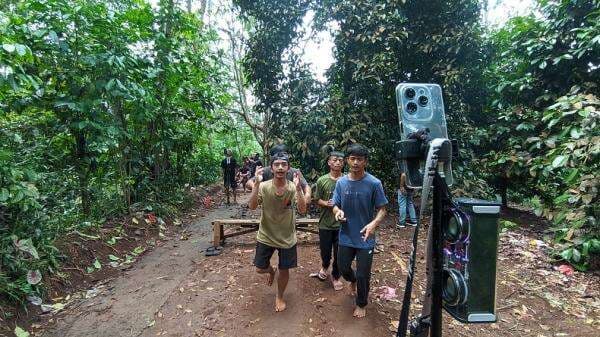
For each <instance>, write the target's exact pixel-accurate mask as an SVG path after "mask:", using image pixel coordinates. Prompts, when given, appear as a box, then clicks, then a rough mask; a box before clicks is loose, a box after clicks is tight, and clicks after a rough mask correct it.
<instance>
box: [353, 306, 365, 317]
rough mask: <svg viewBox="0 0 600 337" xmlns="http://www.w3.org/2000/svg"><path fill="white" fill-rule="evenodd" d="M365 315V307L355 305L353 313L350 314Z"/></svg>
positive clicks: (355, 315)
mask: <svg viewBox="0 0 600 337" xmlns="http://www.w3.org/2000/svg"><path fill="white" fill-rule="evenodd" d="M366 315H367V309H366V308H361V307H358V306H357V307H356V308H354V313H353V314H352V316H354V317H356V318H362V317H365V316H366Z"/></svg>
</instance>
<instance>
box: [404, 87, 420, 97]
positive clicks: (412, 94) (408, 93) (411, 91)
mask: <svg viewBox="0 0 600 337" xmlns="http://www.w3.org/2000/svg"><path fill="white" fill-rule="evenodd" d="M404 94H405V95H406V97H407V98H409V99H413V98H415V95H416V94H417V93H416V92H415V89H413V88H408V89H406V91H404Z"/></svg>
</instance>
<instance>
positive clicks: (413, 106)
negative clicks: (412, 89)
mask: <svg viewBox="0 0 600 337" xmlns="http://www.w3.org/2000/svg"><path fill="white" fill-rule="evenodd" d="M406 112H408V113H409V114H411V115H414V114H415V113H416V112H417V104H415V103H414V102H410V103H408V104H407V105H406Z"/></svg>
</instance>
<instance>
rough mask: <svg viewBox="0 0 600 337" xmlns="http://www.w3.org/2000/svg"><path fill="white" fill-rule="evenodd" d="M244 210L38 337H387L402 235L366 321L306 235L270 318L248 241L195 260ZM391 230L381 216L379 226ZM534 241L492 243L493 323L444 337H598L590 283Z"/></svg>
mask: <svg viewBox="0 0 600 337" xmlns="http://www.w3.org/2000/svg"><path fill="white" fill-rule="evenodd" d="M245 197H247V195H246V196H243V197H242V199H241V201H242V202H243V201H244V200H245ZM245 211H246V210H244V209H242V207H240V206H238V205H236V206H232V207H229V208H226V207H220V208H216V209H214V210H212V211H210V212H209V213H207V214H206V216H205V217H202V218H201V219H199V220H198V221H196V222H194V223H193V224H192V225H190V226H189V227H188V228H187V230H188V232H190V233H191V236H190V237H189V238H188V239H187V240H179V239H178V238H172V239H171V240H170V241H168V242H167V243H166V244H165V245H163V246H162V247H158V248H156V249H154V250H153V251H151V252H149V253H147V254H146V255H145V256H144V257H143V258H142V259H141V260H140V261H139V262H138V263H137V264H136V265H135V266H134V267H133V268H132V269H130V270H128V271H127V272H125V273H124V274H123V275H122V276H121V277H118V278H116V279H115V280H112V281H110V282H108V283H107V284H105V285H104V286H103V288H102V290H101V291H100V292H98V293H97V294H95V295H96V296H95V297H93V298H90V299H88V300H84V301H82V302H79V303H77V304H75V305H72V306H71V307H69V308H67V309H65V310H64V311H63V312H61V313H60V314H58V315H57V316H56V317H54V319H53V324H52V325H51V326H50V327H48V328H47V329H46V330H45V332H44V333H43V336H48V337H51V336H57V337H59V336H60V337H62V336H65V337H69V336H102V337H103V336H236V337H242V336H344V337H345V336H361V337H364V336H392V335H393V333H392V330H393V325H394V323H395V322H394V321H395V320H397V317H398V312H399V308H400V302H399V300H397V299H394V300H391V301H383V300H379V299H377V298H375V294H376V291H377V288H378V287H380V286H389V287H393V288H396V290H397V293H398V295H399V297H400V298H401V295H402V291H403V284H404V282H405V274H404V273H403V271H402V269H403V266H402V262H400V261H406V260H407V257H408V253H409V251H410V249H409V237H410V236H411V235H412V234H411V233H412V230H411V229H410V228H408V229H406V230H402V231H398V230H396V229H393V227H392V226H384V228H382V229H381V230H380V234H379V235H380V237H381V242H383V244H384V252H383V253H380V254H377V255H376V256H375V261H374V267H373V277H372V282H371V287H372V292H371V295H372V296H371V303H370V305H369V306H368V314H367V317H366V318H364V319H360V320H356V319H354V318H352V309H353V302H352V298H351V297H349V296H348V295H347V294H346V292H345V290H344V291H340V292H336V291H334V290H333V288H332V287H331V284H330V283H328V282H320V281H318V280H317V279H314V278H309V277H308V275H309V273H310V272H312V271H316V270H318V267H319V264H320V262H319V255H318V246H317V245H316V243H317V241H316V240H317V237H316V236H313V235H309V234H306V235H305V234H303V235H301V236H300V240H299V241H300V242H301V244H299V249H298V256H299V257H298V262H299V266H298V268H296V269H294V270H293V271H292V273H291V280H290V284H289V286H288V291H287V293H286V296H287V300H288V309H287V310H286V311H284V312H282V313H275V312H274V307H273V306H274V296H275V286H273V287H267V286H266V285H265V279H264V276H261V275H258V274H256V273H255V272H254V268H253V266H252V257H253V254H254V242H255V240H254V235H253V234H248V235H245V236H241V237H237V238H233V239H230V240H229V241H228V244H227V245H226V247H225V250H224V252H223V254H221V255H220V256H216V257H205V256H204V255H203V254H202V253H201V252H202V250H203V249H205V248H206V247H208V246H209V238H210V237H211V235H210V233H211V228H210V222H211V221H212V219H216V218H230V217H237V216H240V215H241V214H242V213H245ZM248 215H250V216H251V215H254V216H255V215H256V214H248ZM391 223H393V218H392V217H391V216H390V218H389V219H388V220H387V224H388V225H389V224H391ZM535 233H536V232H535V231H533V230H532V231H531V232H528V231H527V230H522V231H521V232H518V233H508V234H503V235H502V236H501V242H502V243H501V247H500V257H499V262H500V267H499V270H500V273H499V278H498V300H497V302H498V308H499V309H498V310H499V315H500V320H499V321H498V322H497V323H495V324H486V325H468V326H467V325H463V324H459V323H457V322H456V321H453V320H451V319H449V318H448V317H447V315H445V323H444V331H445V333H446V334H447V335H451V336H494V337H497V336H535V337H541V336H544V337H550V336H556V337H559V336H598V335H600V334H599V332H600V330H599V325H600V303H599V296H598V286H597V283H598V276H594V275H590V274H581V273H576V275H574V276H572V277H571V278H569V279H567V280H565V279H564V275H562V274H560V273H559V272H557V271H554V270H552V266H551V265H549V264H548V262H547V257H545V255H544V254H543V253H542V252H541V251H540V252H538V251H536V250H535V249H537V248H536V247H533V246H531V245H530V242H531V240H532V239H535V235H536V234H535ZM522 243H524V245H522ZM421 249H422V247H421ZM421 252H422V250H421ZM538 253H539V254H540V255H536V254H538ZM418 268H419V269H418V270H419V271H420V273H419V276H418V278H417V281H418V282H417V283H418V284H417V285H416V294H415V295H414V297H415V305H414V306H413V307H414V308H415V309H418V308H419V303H418V297H419V291H421V290H422V286H423V282H422V281H423V275H422V270H423V269H424V268H423V260H419V267H418ZM567 312H568V313H567Z"/></svg>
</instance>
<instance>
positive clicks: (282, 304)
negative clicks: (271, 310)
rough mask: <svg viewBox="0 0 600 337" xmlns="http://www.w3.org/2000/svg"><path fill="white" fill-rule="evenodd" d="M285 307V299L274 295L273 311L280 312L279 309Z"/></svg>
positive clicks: (281, 309)
mask: <svg viewBox="0 0 600 337" xmlns="http://www.w3.org/2000/svg"><path fill="white" fill-rule="evenodd" d="M285 307H286V304H285V301H284V300H283V298H279V297H277V296H275V311H276V312H280V311H284V310H285Z"/></svg>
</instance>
